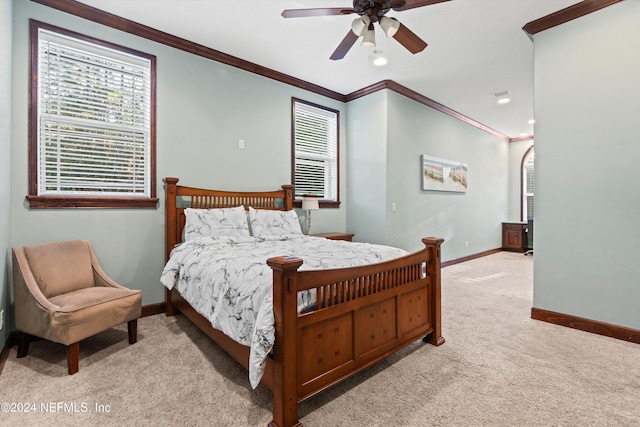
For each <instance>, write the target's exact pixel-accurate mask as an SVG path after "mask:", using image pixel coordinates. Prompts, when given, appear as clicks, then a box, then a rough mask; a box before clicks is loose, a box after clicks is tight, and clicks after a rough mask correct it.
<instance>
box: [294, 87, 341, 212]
mask: <svg viewBox="0 0 640 427" xmlns="http://www.w3.org/2000/svg"><path fill="white" fill-rule="evenodd" d="M296 103H300V104H305V105H308V106H311V107H314V108H319V109H322V110H325V111H329V112H331V113H334V114H335V115H336V147H335V152H336V184H335V185H336V189H335V194H336V199H335V200H329V199H318V204H319V206H320V208H339V207H340V111H339V110H336V109H333V108H329V107H325V106H323V105H319V104H316V103H313V102H309V101H305V100H303V99H299V98H295V97H292V98H291V183H292V184H293V186H294V201H293V207H295V208H302V198H301V197H300V198H295V185H296V182H295V180H296V131H295V122H296Z"/></svg>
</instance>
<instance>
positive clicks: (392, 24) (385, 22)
mask: <svg viewBox="0 0 640 427" xmlns="http://www.w3.org/2000/svg"><path fill="white" fill-rule="evenodd" d="M380 27H381V28H382V31H384V35H385V36H387V37H392V36H393V35H394V34H395V33H396V32H397V31H398V29H399V28H400V22H398V20H396V19H394V18H387V17H386V16H383V17H382V18H381V19H380Z"/></svg>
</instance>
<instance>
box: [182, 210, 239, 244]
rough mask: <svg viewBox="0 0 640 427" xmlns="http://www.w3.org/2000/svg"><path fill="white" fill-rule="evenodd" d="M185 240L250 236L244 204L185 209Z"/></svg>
mask: <svg viewBox="0 0 640 427" xmlns="http://www.w3.org/2000/svg"><path fill="white" fill-rule="evenodd" d="M184 214H185V217H186V223H185V225H184V240H185V241H187V240H193V239H198V238H202V237H223V236H229V237H249V236H250V234H249V225H248V223H247V214H246V213H245V210H244V207H243V206H237V207H235V208H219V209H192V208H187V209H185V210H184Z"/></svg>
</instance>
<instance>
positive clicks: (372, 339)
mask: <svg viewBox="0 0 640 427" xmlns="http://www.w3.org/2000/svg"><path fill="white" fill-rule="evenodd" d="M165 183H166V260H168V259H169V255H170V252H171V250H172V249H173V247H174V246H175V245H176V244H178V243H180V242H181V241H182V229H183V227H184V223H185V216H184V209H185V207H191V208H202V209H209V208H220V207H234V206H239V205H244V206H245V209H248V206H252V207H254V208H256V209H258V208H259V209H278V210H291V209H292V207H293V186H291V185H283V186H282V190H277V191H268V192H229V191H218V190H205V189H198V188H192V187H184V186H179V185H177V183H178V179H177V178H165ZM187 199H188V200H187ZM422 242H423V243H424V245H425V247H424V248H423V249H422V250H420V251H418V252H415V253H413V254H410V255H407V256H404V257H402V258H397V259H394V260H391V261H387V262H383V263H378V264H372V265H367V266H361V267H353V268H342V269H333V270H316V271H298V268H299V267H300V266H301V265H302V264H303V260H301V259H299V258H295V257H291V256H285V255H287V254H274V255H283V256H277V257H274V258H271V259H269V260H265V261H266V263H267V264H268V265H269V266H270V267H271V268H272V270H273V305H274V307H273V311H274V317H275V328H276V333H275V335H276V340H275V346H274V349H273V356H272V357H270V358H269V359H268V360H267V366H266V370H265V373H264V376H263V378H262V383H263V384H264V385H265V386H266V387H267V388H269V389H270V390H271V391H272V393H273V420H272V421H271V422H270V423H269V425H270V426H277V427H290V426H300V425H301V424H300V422H299V421H298V403H299V402H301V401H302V400H304V399H307V398H308V397H310V396H313V395H314V394H316V393H318V392H320V391H322V390H324V389H326V388H327V387H329V386H331V385H333V384H335V383H337V382H338V381H341V380H343V379H345V378H347V377H349V376H350V375H353V374H354V373H356V372H358V371H360V370H362V369H364V368H366V367H368V366H371V365H373V364H374V363H376V362H378V361H380V360H381V359H383V358H385V357H386V356H388V355H390V354H392V353H394V352H396V351H398V350H399V349H401V348H403V347H406V346H407V345H409V344H411V343H413V342H414V341H416V340H417V339H419V338H423V340H424V341H425V342H429V343H431V344H433V345H436V346H438V345H441V344H443V343H444V341H445V340H444V338H443V337H442V334H441V325H440V317H441V313H440V280H441V279H440V245H441V244H442V242H443V239H437V238H433V237H429V238H424V239H422ZM314 288H315V289H316V295H317V300H318V307H317V309H315V310H313V311H311V312H307V313H304V314H298V313H297V301H296V300H297V298H296V296H297V292H298V291H302V290H305V289H314ZM165 296H166V313H167V315H168V316H172V315H175V314H178V313H179V312H181V313H182V314H184V315H185V316H186V317H187V318H189V319H190V320H191V321H192V322H193V323H194V324H195V325H197V326H198V327H199V328H200V329H201V330H202V331H203V332H204V333H206V334H207V335H208V336H209V337H211V339H213V340H214V341H215V342H216V343H217V344H219V345H220V347H222V348H223V349H224V350H225V351H226V352H228V353H229V354H230V355H231V356H232V357H233V358H235V359H236V360H237V361H238V362H239V363H240V364H241V365H243V366H244V367H245V368H247V369H248V364H249V347H246V346H244V345H241V344H239V343H237V342H236V341H234V340H232V339H231V338H229V337H227V336H226V335H224V334H223V333H222V332H220V331H218V330H216V329H213V327H212V326H211V324H210V322H209V321H208V320H207V319H206V318H204V317H203V316H202V315H200V314H199V313H197V312H196V311H195V310H194V309H193V308H192V307H191V306H190V305H189V303H187V302H186V301H185V300H184V299H183V298H182V297H181V296H180V294H179V293H178V291H177V290H176V289H175V288H174V289H173V290H172V291H169V290H166V293H165Z"/></svg>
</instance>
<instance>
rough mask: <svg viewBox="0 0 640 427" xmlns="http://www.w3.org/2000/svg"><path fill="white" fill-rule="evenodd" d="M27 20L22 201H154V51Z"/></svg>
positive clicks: (102, 203) (114, 204)
mask: <svg viewBox="0 0 640 427" xmlns="http://www.w3.org/2000/svg"><path fill="white" fill-rule="evenodd" d="M30 25H31V79H32V81H31V98H30V103H31V105H30V115H29V126H30V136H29V137H30V142H29V196H28V197H27V199H28V200H29V203H30V206H31V207H32V208H47V207H156V205H157V198H156V194H155V193H156V192H155V57H153V56H151V55H147V54H144V53H141V52H137V51H133V50H131V49H127V48H123V47H120V46H116V45H113V44H111V43H107V42H104V41H100V40H96V39H92V38H90V37H87V36H83V35H81V34H77V33H74V32H71V31H67V30H63V29H61V28H57V27H53V26H50V25H47V24H44V23H41V22H37V21H33V20H32V21H31V23H30Z"/></svg>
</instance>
